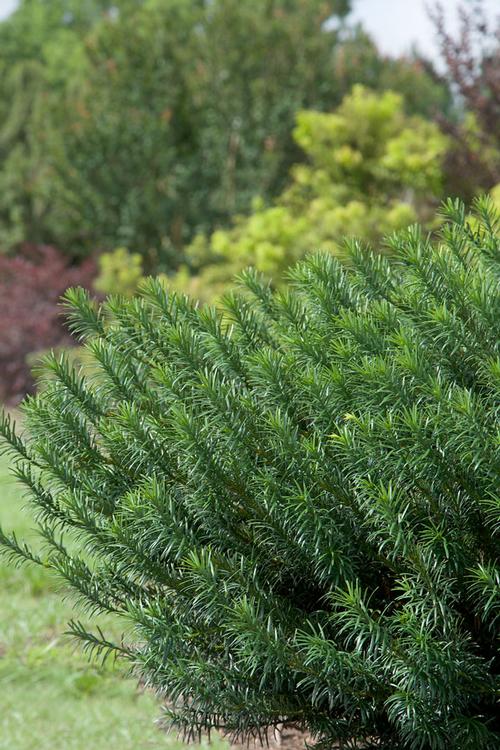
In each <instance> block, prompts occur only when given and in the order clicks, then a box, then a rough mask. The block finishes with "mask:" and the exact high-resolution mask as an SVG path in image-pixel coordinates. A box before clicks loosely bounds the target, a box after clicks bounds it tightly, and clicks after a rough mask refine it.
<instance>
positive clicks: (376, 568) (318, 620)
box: [2, 200, 500, 750]
mask: <svg viewBox="0 0 500 750" xmlns="http://www.w3.org/2000/svg"><path fill="white" fill-rule="evenodd" d="M445 214H446V222H445V223H444V224H443V228H442V233H441V239H440V241H439V242H437V243H433V242H431V240H430V239H429V238H428V237H427V236H425V235H424V234H423V232H422V231H421V230H419V228H418V227H412V228H410V229H407V230H404V231H403V232H402V233H399V234H397V235H396V236H393V237H391V238H390V239H389V240H388V242H389V244H390V246H391V250H392V253H391V256H390V258H388V257H385V256H383V255H380V254H374V253H371V252H369V251H366V250H364V249H363V248H361V247H360V246H359V245H358V244H357V243H355V242H351V243H349V244H348V246H347V248H346V252H345V256H346V257H345V262H344V263H343V264H341V263H340V261H339V260H338V259H335V258H333V257H332V256H329V255H325V254H324V255H321V254H318V255H313V256H310V257H309V258H307V259H306V260H304V261H302V262H300V263H299V264H298V265H297V266H295V267H294V269H293V270H292V271H291V281H290V286H289V288H287V289H281V290H280V291H276V292H273V291H272V289H271V288H270V287H269V286H268V285H266V283H264V282H263V281H262V280H261V279H260V278H259V276H258V275H257V274H256V273H255V272H252V271H248V272H246V273H244V274H243V276H242V277H241V283H242V286H243V289H242V291H239V292H234V293H230V294H227V295H226V297H225V299H224V303H223V308H222V311H219V310H216V309H214V308H211V307H207V308H201V309H200V308H197V307H196V305H194V304H193V303H192V302H191V301H190V300H189V299H188V298H185V297H181V296H175V295H170V294H169V293H168V292H166V291H165V288H164V287H163V286H162V285H161V284H159V283H157V282H155V281H147V282H146V283H144V284H143V286H142V290H141V294H140V296H139V297H135V298H131V299H130V298H129V299H125V298H119V297H112V298H110V299H108V300H107V302H106V303H105V304H103V305H102V306H96V305H95V304H94V303H93V302H92V300H91V299H89V298H88V296H87V295H86V294H85V293H84V292H83V291H81V290H78V289H74V290H72V291H70V292H68V293H67V295H66V304H67V306H68V308H69V320H70V325H71V328H72V329H73V331H74V332H76V333H77V334H79V335H80V336H81V337H82V339H83V340H84V341H85V346H86V347H87V349H88V350H89V353H91V355H92V357H93V360H94V367H93V369H92V371H91V372H89V373H88V374H85V373H80V372H76V371H73V370H71V368H70V367H69V366H68V364H67V362H66V360H65V358H64V357H60V358H56V357H51V358H48V359H47V361H46V367H47V369H48V371H50V374H51V378H50V380H49V382H48V384H47V386H46V388H45V389H44V390H43V392H42V393H41V394H40V395H38V396H34V397H30V398H29V399H28V400H27V401H26V403H25V405H24V414H25V418H26V426H27V430H26V436H25V437H22V436H19V435H17V434H16V432H15V431H14V430H13V428H12V425H11V423H10V422H9V420H8V419H7V418H5V419H4V421H3V427H2V432H3V435H4V436H5V437H6V438H7V441H8V444H9V445H10V449H11V451H12V453H13V454H14V465H15V471H16V474H17V475H18V477H19V478H20V479H21V481H22V482H24V484H25V485H26V486H27V488H28V490H29V495H30V497H31V500H32V503H33V505H34V508H35V510H36V514H37V518H38V526H39V529H40V532H41V534H42V536H43V538H44V540H45V543H46V546H47V547H48V550H49V551H48V552H47V553H40V554H38V553H35V552H33V551H32V550H30V549H29V548H28V547H27V546H26V545H24V544H23V543H22V542H21V541H20V540H17V539H16V538H15V537H10V536H8V535H6V534H3V536H2V542H3V545H4V546H5V548H6V550H7V552H8V553H10V554H11V555H12V556H13V558H16V559H20V560H26V561H27V562H29V563H38V564H44V565H48V566H49V567H51V568H53V569H54V570H55V571H57V572H58V573H59V574H60V575H61V576H62V577H63V578H64V579H66V580H67V581H68V582H69V584H71V586H72V587H73V588H74V589H75V590H76V592H77V593H78V595H79V598H80V600H81V601H82V602H83V603H84V605H85V606H86V607H87V609H88V610H89V611H90V612H111V613H115V614H116V615H118V616H120V617H122V618H123V619H124V621H125V622H126V623H127V624H128V625H127V626H128V627H129V626H130V624H132V626H133V628H134V631H133V633H132V634H131V635H129V637H128V639H127V638H125V639H124V641H123V642H120V643H113V642H111V641H110V640H109V638H107V637H106V635H105V634H103V633H101V632H100V631H97V632H95V633H91V632H88V631H87V630H86V629H85V628H84V627H83V626H82V625H81V624H79V623H78V622H73V623H72V624H71V631H72V632H73V633H74V635H75V636H77V637H78V638H80V639H81V640H82V641H83V643H84V645H85V646H86V648H87V649H88V650H89V652H91V653H94V654H100V655H101V656H103V657H104V656H105V655H106V654H115V655H117V656H118V657H120V658H123V659H125V660H128V661H130V663H131V665H132V667H133V669H135V671H136V673H137V674H140V675H141V677H142V678H143V679H144V680H145V682H146V683H147V684H149V685H151V686H152V687H153V688H154V689H155V690H156V691H157V692H158V694H159V696H161V697H162V698H164V699H165V704H166V712H167V714H168V716H169V718H170V720H171V722H172V723H173V725H174V726H177V727H179V728H180V729H182V730H183V731H184V732H185V733H186V734H187V735H188V736H193V735H196V734H197V733H198V732H202V731H205V730H209V729H211V728H219V729H223V730H224V731H227V732H230V733H232V734H234V735H236V736H242V737H245V736H252V735H258V734H262V733H265V732H266V731H267V730H269V729H271V728H272V727H274V726H276V725H278V724H280V723H282V722H284V723H286V724H293V725H296V726H298V727H299V728H302V729H304V730H307V731H308V732H309V733H310V734H311V735H312V736H313V738H314V740H315V741H316V742H317V743H318V746H319V747H321V748H327V747H344V748H355V747H357V748H383V750H396V748H397V750H449V749H450V748H456V749H457V750H458V749H459V750H468V749H469V750H482V749H488V750H489V749H491V750H493V749H494V748H498V747H499V743H500V721H499V713H498V696H499V689H500V682H499V664H500V662H499V652H498V633H499V622H500V573H499V569H498V555H499V552H500V545H499V537H498V533H499V530H500V513H499V511H500V494H499V476H500V441H499V428H498V413H499V405H500V400H499V399H500V315H499V312H500V245H499V233H498V228H499V222H500V219H499V216H498V215H495V213H494V211H493V209H492V207H491V205H490V204H488V202H487V201H486V200H481V201H479V202H478V203H477V204H476V217H475V219H474V221H469V220H468V218H467V216H466V214H465V210H464V207H463V206H462V205H461V204H459V203H455V202H449V203H448V204H447V206H446V208H445ZM66 538H68V540H71V545H68V544H67V541H66ZM129 632H130V628H129Z"/></svg>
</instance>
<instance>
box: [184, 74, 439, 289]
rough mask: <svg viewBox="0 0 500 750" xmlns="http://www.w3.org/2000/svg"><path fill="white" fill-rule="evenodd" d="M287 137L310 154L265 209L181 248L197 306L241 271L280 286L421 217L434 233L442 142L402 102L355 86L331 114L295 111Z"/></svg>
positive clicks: (430, 125) (186, 278) (389, 94)
mask: <svg viewBox="0 0 500 750" xmlns="http://www.w3.org/2000/svg"><path fill="white" fill-rule="evenodd" d="M294 138H295V142H296V144H297V146H299V147H300V149H301V150H302V151H303V153H304V155H305V156H306V157H307V162H306V163H299V164H297V165H295V166H294V167H293V168H292V171H291V179H290V183H289V185H288V186H287V188H286V190H285V191H284V192H283V193H282V195H281V196H279V198H278V199H277V200H276V201H275V202H274V204H273V205H272V206H266V205H265V204H264V201H263V200H260V201H259V202H256V203H255V205H254V211H253V213H252V214H251V215H250V216H249V217H240V219H239V220H237V221H236V222H235V224H234V226H233V227H232V228H230V229H225V230H222V229H221V230H218V231H216V232H215V233H214V234H213V235H212V236H211V237H210V238H208V239H207V238H204V237H203V236H198V237H197V238H196V239H195V240H194V242H193V243H192V244H191V246H190V247H189V248H188V250H187V256H188V259H189V261H190V268H189V273H187V274H186V272H185V271H181V272H180V273H179V276H178V277H177V279H176V282H177V285H178V286H180V287H182V285H183V284H184V285H185V286H186V287H187V288H188V289H189V291H191V292H192V294H193V295H196V296H197V297H200V298H202V299H207V298H210V297H213V295H214V294H216V293H220V292H221V291H224V289H225V288H226V287H227V284H228V282H229V281H230V279H231V278H232V276H234V274H235V273H236V272H239V271H241V270H242V269H243V268H245V267H246V266H248V265H252V266H254V267H256V268H257V269H258V270H259V271H262V272H264V273H266V274H271V275H272V276H273V278H274V279H275V280H276V281H277V280H278V279H279V278H280V277H281V276H282V274H283V272H284V271H285V270H286V269H287V268H288V266H289V265H290V264H291V263H293V262H295V261H297V260H298V259H300V258H301V257H303V255H304V254H305V253H306V251H308V250H309V249H311V248H316V249H321V250H330V251H331V252H338V251H339V245H340V244H341V242H342V238H343V237H344V236H346V235H351V236H356V237H357V238H358V239H360V240H363V241H369V242H372V243H378V241H379V240H380V238H381V237H382V236H383V235H385V234H388V233H390V232H391V231H394V230H396V229H401V228H404V227H405V226H408V225H409V224H411V223H412V222H414V221H416V220H417V219H419V220H420V221H421V222H426V223H427V225H428V226H431V225H432V224H433V222H434V221H435V215H434V209H435V206H436V201H437V198H438V196H440V195H441V192H442V183H443V161H444V158H445V155H446V150H447V147H448V142H447V139H446V138H445V136H444V135H443V134H442V133H441V132H440V131H439V129H438V127H437V126H436V125H435V124H433V123H431V122H429V121H428V120H425V119H424V118H422V117H418V116H408V115H407V114H406V113H405V109H404V101H403V98H402V97H401V96H400V95H398V94H395V93H394V92H391V91H386V92H383V93H375V92H373V91H369V90H367V89H365V88H364V87H362V86H360V85H357V86H355V87H354V88H353V90H352V92H351V93H350V94H349V95H348V96H346V97H345V98H344V100H343V101H342V103H341V105H340V107H338V109H337V110H336V111H335V112H334V113H332V114H328V113H323V112H314V111H302V112H299V113H298V115H297V118H296V126H295V129H294Z"/></svg>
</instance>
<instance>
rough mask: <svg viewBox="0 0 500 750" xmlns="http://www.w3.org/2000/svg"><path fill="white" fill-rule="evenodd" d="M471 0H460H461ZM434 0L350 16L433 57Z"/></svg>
mask: <svg viewBox="0 0 500 750" xmlns="http://www.w3.org/2000/svg"><path fill="white" fill-rule="evenodd" d="M460 1H461V0H441V3H442V5H443V7H444V8H445V11H446V13H447V14H448V15H449V18H450V28H453V26H452V24H453V22H454V21H456V9H457V6H458V5H459V4H460ZM464 1H465V2H472V0H462V2H464ZM16 4H17V0H0V18H4V17H5V16H7V15H8V14H9V13H10V12H12V10H13V9H14V8H15V7H16ZM435 4H436V0H353V6H354V12H353V14H352V18H353V19H354V20H360V21H362V22H363V24H364V26H365V28H366V29H367V30H368V31H369V32H370V33H371V34H372V36H373V37H374V38H375V40H376V42H377V43H378V45H379V46H380V48H381V49H382V51H383V52H385V53H387V54H389V55H400V54H402V53H404V52H407V51H409V50H410V49H411V47H412V45H415V44H416V45H417V46H418V48H419V50H420V51H421V52H422V53H424V54H425V55H427V56H428V57H431V58H435V57H436V55H437V51H436V47H435V44H434V42H433V31H432V26H431V23H430V21H429V18H428V16H427V12H426V7H428V6H429V5H431V6H435ZM483 6H484V8H485V10H486V13H487V15H488V16H489V17H490V18H494V17H495V16H496V15H497V14H500V2H499V0H483Z"/></svg>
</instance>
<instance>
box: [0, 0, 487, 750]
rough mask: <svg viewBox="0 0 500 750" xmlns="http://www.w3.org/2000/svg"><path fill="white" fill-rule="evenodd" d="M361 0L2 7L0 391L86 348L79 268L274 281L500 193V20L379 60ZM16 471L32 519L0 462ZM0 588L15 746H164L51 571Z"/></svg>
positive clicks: (199, 285)
mask: <svg viewBox="0 0 500 750" xmlns="http://www.w3.org/2000/svg"><path fill="white" fill-rule="evenodd" d="M351 5H352V3H351V2H350V1H349V0H20V2H18V5H17V9H16V10H15V12H14V13H12V14H11V15H10V16H9V17H8V18H7V19H5V20H4V21H2V22H0V402H4V403H6V404H9V405H15V404H17V403H18V402H19V401H20V400H21V399H22V397H23V396H24V395H25V394H26V393H30V392H32V391H33V390H34V389H35V380H34V378H33V375H32V367H33V366H36V363H37V361H38V360H39V358H40V355H41V353H42V352H44V351H45V350H47V349H48V348H65V349H67V348H69V347H73V349H72V352H71V355H70V356H71V357H72V358H73V359H74V361H78V359H79V351H78V349H77V348H76V347H75V345H76V342H75V341H73V340H72V338H71V336H70V335H69V333H68V331H67V330H66V329H65V327H64V324H63V320H62V317H61V311H60V307H59V305H58V300H59V299H60V297H61V295H62V294H63V292H64V291H65V289H66V288H67V287H68V286H71V285H77V284H81V285H83V286H85V287H87V288H88V289H90V290H92V291H93V293H94V294H95V295H96V296H98V297H99V296H103V295H105V294H108V293H112V294H124V295H127V296H130V295H133V294H134V292H135V291H136V289H137V287H138V285H139V284H140V282H141V280H142V279H143V277H144V276H145V275H148V274H154V275H158V276H160V277H161V278H162V280H163V281H164V283H165V284H166V285H167V286H169V287H171V288H172V289H175V290H177V291H183V292H189V293H190V294H193V295H194V296H195V297H197V298H198V299H199V300H200V301H201V302H206V301H215V302H216V301H217V299H218V297H219V296H220V295H221V294H223V293H224V292H225V291H226V290H227V288H228V286H229V285H230V283H231V280H232V278H233V276H234V274H235V273H238V272H240V271H241V270H242V269H243V268H245V266H247V265H249V264H253V265H255V266H257V267H258V268H259V269H260V270H261V271H263V272H264V273H265V274H267V275H269V276H271V277H272V278H273V280H274V283H276V284H282V283H283V282H284V280H285V279H286V271H287V267H288V266H289V265H290V264H291V263H292V262H294V261H295V260H296V259H297V258H299V257H300V256H302V255H303V254H304V253H306V252H307V251H314V250H317V249H319V248H323V249H326V250H329V251H331V252H332V253H336V254H339V255H341V254H342V240H343V237H345V236H346V235H348V236H357V237H358V238H360V239H361V240H362V241H364V242H369V243H375V245H376V247H377V248H378V249H379V250H380V251H381V252H387V251H388V250H387V248H386V247H385V245H384V243H383V240H382V238H383V237H384V236H385V235H387V234H388V233H390V232H392V231H394V230H396V229H398V228H401V227H404V226H406V225H408V224H410V223H412V222H414V221H419V222H420V223H422V224H423V225H424V226H425V227H426V229H427V230H428V231H429V232H433V231H434V230H435V229H436V226H435V220H434V219H433V218H432V217H434V216H435V210H436V207H437V206H438V205H439V203H440V201H442V200H443V199H444V198H445V197H446V196H448V195H453V196H455V195H458V196H460V197H462V198H463V199H464V200H465V201H466V202H470V201H471V200H472V198H473V197H474V196H475V195H477V194H479V193H481V192H491V193H492V195H493V197H494V198H495V200H496V201H498V202H499V203H500V187H498V184H499V183H500V26H499V23H498V19H495V18H491V17H488V16H487V15H486V13H482V12H481V3H480V2H479V3H477V2H474V3H468V2H466V1H465V0H464V3H463V9H462V15H461V23H460V27H459V29H458V31H454V32H453V33H452V32H451V31H450V30H449V28H448V26H447V21H446V16H445V15H444V14H443V13H442V12H440V11H439V10H435V11H433V27H434V34H435V38H436V41H437V43H438V46H439V49H440V51H441V59H440V62H439V63H438V65H437V66H436V65H435V64H434V63H433V62H431V61H429V60H428V59H424V58H422V57H421V56H419V54H418V53H417V52H415V53H413V54H411V55H407V56H405V57H398V58H395V57H388V56H387V55H385V54H382V53H381V52H380V50H379V49H378V48H377V45H376V44H375V42H374V40H373V39H372V38H371V37H370V36H369V35H368V34H367V33H366V31H365V30H364V28H363V24H362V23H361V24H359V23H356V24H354V23H353V22H352V21H351V16H350V11H351ZM495 186H497V187H495ZM0 489H1V491H2V494H3V498H4V500H5V503H4V504H3V506H2V520H3V522H4V524H5V526H6V528H7V529H9V528H13V529H17V530H20V531H21V532H22V533H23V534H24V533H25V531H26V526H27V523H28V520H27V516H25V515H24V514H23V513H22V512H21V511H20V510H19V509H18V507H17V505H16V503H15V502H14V500H17V499H18V496H19V490H18V488H17V487H16V486H15V485H13V484H11V483H10V480H9V479H8V478H7V464H6V462H5V461H4V462H3V463H1V464H0ZM0 584H1V586H0V589H1V591H0V612H1V616H0V688H1V690H0V692H1V695H2V698H1V703H0V715H1V718H0V748H3V747H5V748H9V750H10V748H12V747H16V748H19V750H28V749H31V748H35V747H36V748H37V750H40V749H42V748H45V747H47V748H49V747H59V746H61V747H62V746H63V745H64V747H68V748H70V747H74V748H75V749H76V750H78V749H79V748H80V747H82V748H83V747H87V746H89V745H91V746H92V747H95V748H100V747H103V748H104V747H109V746H112V744H113V742H115V743H119V744H120V747H122V748H124V749H125V748H127V747H131V748H132V747H160V746H164V738H163V737H162V736H161V733H159V732H158V730H157V729H156V728H154V726H153V724H152V720H153V716H154V715H155V712H156V708H155V707H154V706H153V701H152V699H150V698H149V696H147V695H142V696H140V697H139V698H138V697H137V693H136V691H135V688H134V686H133V685H131V684H130V683H126V684H123V685H122V683H121V682H119V683H118V681H117V680H116V679H115V677H114V676H113V672H112V671H111V670H107V669H104V670H101V671H99V670H96V669H94V668H90V667H88V666H86V665H84V663H83V662H82V660H81V659H76V660H75V659H74V658H71V659H70V658H69V656H68V653H69V652H68V650H67V647H66V646H65V645H64V643H63V640H62V638H61V634H62V631H63V629H64V623H65V622H66V620H67V619H68V617H69V616H70V614H68V611H69V605H66V604H65V605H61V604H58V603H57V602H59V597H56V596H55V594H54V588H53V587H54V584H53V582H52V581H51V580H50V579H49V578H48V577H47V578H45V577H42V579H37V578H36V579H33V578H32V577H31V576H30V575H29V574H25V573H17V572H15V573H14V572H12V571H10V569H8V568H7V567H6V566H5V567H0ZM40 618H41V619H42V620H43V622H42V623H41V619H40ZM35 632H38V633H39V632H43V635H42V636H41V638H38V640H37V637H35V636H34V633H35ZM35 674H36V679H35V678H34V676H33V675H35ZM102 685H105V687H106V691H107V693H106V694H107V701H106V702H105V703H102V702H101V701H100V699H99V695H100V692H99V691H100V690H101V688H102ZM83 698H84V699H85V708H84V709H82V699H83ZM71 743H73V744H71ZM110 743H111V744H110ZM138 743H141V744H138Z"/></svg>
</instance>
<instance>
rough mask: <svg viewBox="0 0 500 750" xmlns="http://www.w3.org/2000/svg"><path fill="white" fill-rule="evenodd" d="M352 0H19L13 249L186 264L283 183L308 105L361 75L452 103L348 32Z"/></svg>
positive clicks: (7, 173)
mask: <svg viewBox="0 0 500 750" xmlns="http://www.w3.org/2000/svg"><path fill="white" fill-rule="evenodd" d="M348 9H349V2H347V0H326V1H325V0H258V1H257V2H255V1H252V2H242V1H241V0H215V1H214V2H210V3H206V2H201V0H149V1H148V2H139V1H138V0H113V1H112V2H111V1H108V2H106V1H105V0H85V1H84V2H82V1H81V0H55V2H50V3H48V2H46V1H45V0H22V2H21V3H20V7H19V9H18V10H17V11H16V13H14V14H13V15H12V16H11V17H10V18H9V19H8V20H7V21H5V22H4V23H2V24H0V246H1V248H2V249H7V248H9V247H13V246H15V245H16V244H17V243H18V242H20V241H23V240H26V239H27V240H29V241H31V242H49V243H51V244H55V245H57V246H58V247H61V248H64V249H65V252H69V253H72V254H77V253H80V254H81V253H86V252H88V251H89V250H90V251H94V250H95V249H96V248H99V249H104V250H108V251H109V250H113V249H114V248H115V247H117V246H126V247H127V248H129V249H130V250H135V251H137V252H140V253H141V254H142V255H143V257H144V259H145V262H146V266H147V269H148V270H149V271H151V270H153V269H157V268H158V266H159V265H160V266H162V267H163V268H164V269H168V268H172V267H174V268H175V267H176V266H178V264H179V261H180V259H181V256H182V248H183V245H184V243H185V242H187V241H189V240H191V239H192V237H193V234H194V233H195V232H196V231H210V230H211V229H213V228H214V227H215V226H216V225H223V224H225V223H226V222H227V221H228V219H229V218H230V217H231V215H232V214H233V213H235V212H236V213H239V212H244V211H247V210H248V209H249V208H250V204H251V200H252V198H253V197H254V196H255V195H256V194H259V195H261V196H262V197H263V198H264V199H265V200H267V199H269V198H271V197H273V196H275V195H276V194H278V193H279V192H280V191H281V189H282V188H283V185H284V181H285V180H286V176H287V173H288V170H289V168H290V166H291V164H292V163H294V162H295V161H296V159H297V156H298V150H297V148H296V146H295V144H294V142H293V140H292V137H291V132H292V129H293V124H294V117H295V113H296V112H297V110H299V109H303V108H314V109H317V110H321V111H329V110H331V109H333V108H334V107H335V106H337V105H338V104H339V103H340V100H341V98H342V96H343V95H344V94H346V93H347V92H348V91H349V90H350V88H351V87H352V85H353V84H354V83H356V82H364V83H365V84H368V85H370V86H372V87H375V88H377V89H379V90H380V89H383V88H384V87H387V86H391V87H392V88H394V89H395V90H398V91H401V92H402V93H403V94H404V95H405V96H407V99H408V107H409V109H410V110H411V111H415V112H423V111H425V112H426V113H429V111H430V110H433V109H436V108H437V109H440V110H445V111H446V110H447V109H448V108H449V100H450V97H449V93H448V91H447V89H446V87H445V86H444V85H443V84H442V83H440V82H439V81H438V80H437V79H436V78H435V77H433V75H432V74H431V73H429V72H427V71H426V70H425V69H424V68H422V67H421V66H420V67H419V66H418V65H416V64H413V63H410V62H406V61H391V60H384V58H383V57H382V56H381V55H380V54H379V53H378V51H377V50H376V48H375V47H374V45H373V43H372V42H371V41H370V40H369V39H367V37H366V36H365V35H364V34H363V32H362V31H361V30H359V29H358V30H352V31H350V32H349V33H348V32H347V31H344V30H341V29H340V21H339V19H340V18H342V17H343V16H344V15H345V13H346V12H347V11H348ZM334 20H337V24H335V23H332V21H334ZM326 21H328V23H327V24H326V25H325V22H326Z"/></svg>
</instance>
